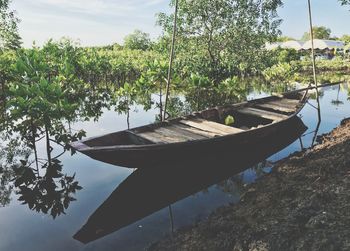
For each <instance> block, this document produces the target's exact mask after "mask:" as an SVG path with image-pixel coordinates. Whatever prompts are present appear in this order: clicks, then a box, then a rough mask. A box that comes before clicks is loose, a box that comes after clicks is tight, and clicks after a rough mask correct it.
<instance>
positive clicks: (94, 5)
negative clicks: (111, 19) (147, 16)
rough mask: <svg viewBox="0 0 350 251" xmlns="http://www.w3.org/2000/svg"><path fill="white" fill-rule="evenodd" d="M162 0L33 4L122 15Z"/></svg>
mask: <svg viewBox="0 0 350 251" xmlns="http://www.w3.org/2000/svg"><path fill="white" fill-rule="evenodd" d="M164 2H165V1H164V0H151V1H145V0H118V1H115V0H114V1H113V0H37V1H35V2H34V3H33V4H36V5H39V6H46V7H49V8H57V9H60V10H64V11H67V12H73V13H84V14H94V15H100V14H108V15H117V16H120V15H124V14H125V13H130V12H135V11H142V9H143V7H150V6H154V5H158V4H161V3H164Z"/></svg>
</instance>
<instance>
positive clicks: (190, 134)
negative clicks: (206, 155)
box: [166, 124, 215, 140]
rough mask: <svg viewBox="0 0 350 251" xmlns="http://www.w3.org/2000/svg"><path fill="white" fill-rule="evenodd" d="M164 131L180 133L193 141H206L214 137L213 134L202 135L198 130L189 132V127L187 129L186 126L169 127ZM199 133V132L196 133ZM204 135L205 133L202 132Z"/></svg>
mask: <svg viewBox="0 0 350 251" xmlns="http://www.w3.org/2000/svg"><path fill="white" fill-rule="evenodd" d="M166 129H168V130H171V131H174V132H176V133H180V134H182V135H185V136H187V137H189V138H192V139H193V140H198V139H207V138H212V137H215V135H214V134H211V135H209V134H204V135H203V133H200V130H197V132H196V131H194V130H191V127H188V126H181V125H176V124H174V125H170V126H167V127H166ZM198 131H199V132H198ZM202 132H203V131H202ZM204 133H205V132H204Z"/></svg>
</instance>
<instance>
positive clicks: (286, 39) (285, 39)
mask: <svg viewBox="0 0 350 251" xmlns="http://www.w3.org/2000/svg"><path fill="white" fill-rule="evenodd" d="M290 40H296V39H294V38H292V37H288V36H281V37H278V38H277V40H276V42H287V41H290Z"/></svg>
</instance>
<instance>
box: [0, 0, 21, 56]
mask: <svg viewBox="0 0 350 251" xmlns="http://www.w3.org/2000/svg"><path fill="white" fill-rule="evenodd" d="M9 4H10V0H0V49H18V48H19V47H20V46H21V37H20V36H19V34H18V27H17V24H18V22H19V19H18V18H17V17H16V15H15V12H14V11H12V10H10V9H9Z"/></svg>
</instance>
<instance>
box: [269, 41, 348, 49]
mask: <svg viewBox="0 0 350 251" xmlns="http://www.w3.org/2000/svg"><path fill="white" fill-rule="evenodd" d="M314 46H315V49H316V50H334V49H335V50H344V48H345V43H344V42H342V41H336V40H322V39H314ZM265 48H266V49H267V50H274V49H277V48H284V49H295V50H297V51H300V50H311V40H309V41H306V42H302V41H297V40H290V41H287V42H283V43H282V42H278V43H267V44H266V45H265Z"/></svg>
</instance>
